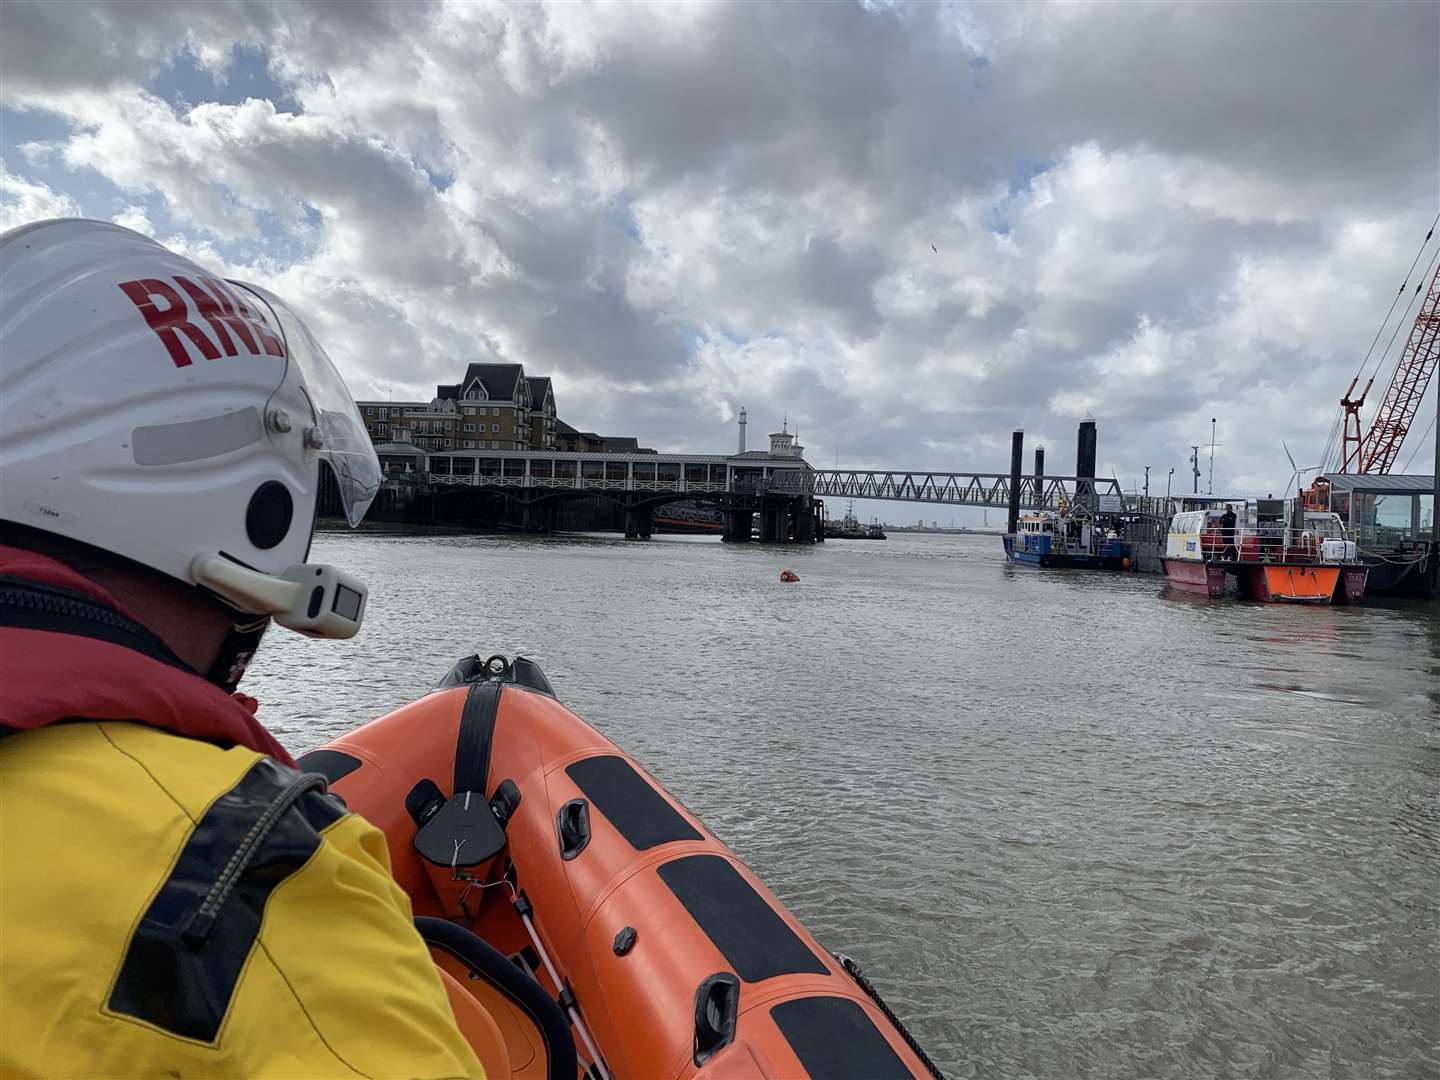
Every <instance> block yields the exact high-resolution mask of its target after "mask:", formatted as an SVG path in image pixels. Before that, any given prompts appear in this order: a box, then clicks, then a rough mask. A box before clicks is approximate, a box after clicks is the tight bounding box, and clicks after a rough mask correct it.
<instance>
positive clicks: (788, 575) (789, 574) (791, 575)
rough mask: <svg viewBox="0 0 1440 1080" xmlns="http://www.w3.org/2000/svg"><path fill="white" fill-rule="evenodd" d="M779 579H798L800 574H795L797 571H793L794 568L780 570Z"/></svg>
mask: <svg viewBox="0 0 1440 1080" xmlns="http://www.w3.org/2000/svg"><path fill="white" fill-rule="evenodd" d="M780 580H781V581H799V580H800V575H799V574H797V573H795V571H794V570H781V571H780Z"/></svg>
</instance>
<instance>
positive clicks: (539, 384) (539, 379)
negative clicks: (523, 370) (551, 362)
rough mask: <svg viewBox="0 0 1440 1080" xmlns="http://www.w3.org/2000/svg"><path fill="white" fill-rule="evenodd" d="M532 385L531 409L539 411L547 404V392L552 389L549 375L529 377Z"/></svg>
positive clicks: (526, 378) (526, 379) (528, 379)
mask: <svg viewBox="0 0 1440 1080" xmlns="http://www.w3.org/2000/svg"><path fill="white" fill-rule="evenodd" d="M525 381H526V382H527V383H529V384H530V408H532V409H538V408H540V407H541V406H542V405H544V404H545V392H546V391H547V390H549V389H550V376H549V375H527V376H526V377H525Z"/></svg>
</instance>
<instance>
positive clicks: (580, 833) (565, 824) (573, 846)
mask: <svg viewBox="0 0 1440 1080" xmlns="http://www.w3.org/2000/svg"><path fill="white" fill-rule="evenodd" d="M555 831H556V832H557V833H559V835H560V858H562V859H564V860H565V861H566V862H569V861H570V860H571V859H573V858H575V856H576V855H579V854H580V852H582V851H584V850H585V848H586V846H587V845H588V844H589V843H590V804H589V803H588V802H586V801H585V800H584V799H571V800H570V801H569V802H567V803H566V804H565V805H564V806H562V807H560V812H559V813H558V814H556V815H555Z"/></svg>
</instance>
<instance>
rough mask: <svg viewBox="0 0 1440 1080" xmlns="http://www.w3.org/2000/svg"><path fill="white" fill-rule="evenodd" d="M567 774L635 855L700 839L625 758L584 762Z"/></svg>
mask: <svg viewBox="0 0 1440 1080" xmlns="http://www.w3.org/2000/svg"><path fill="white" fill-rule="evenodd" d="M565 772H566V773H567V774H568V775H569V777H570V779H571V780H574V781H575V786H576V787H578V788H579V789H580V790H581V791H583V792H584V793H585V795H586V796H587V797H588V798H589V799H590V801H591V802H592V803H594V804H595V809H597V810H599V811H600V813H602V814H604V815H605V817H606V819H607V820H608V821H609V822H610V824H612V825H614V826H615V828H616V830H617V831H618V832H619V833H620V835H621V836H623V837H624V838H625V840H626V841H627V842H628V843H629V845H630V846H631V847H633V848H634V849H635V850H636V851H645V850H646V849H648V848H652V847H655V846H656V845H657V844H666V843H669V842H670V841H672V840H699V839H700V834H699V833H698V832H696V831H695V829H694V827H693V826H692V825H691V824H690V823H689V822H688V821H686V820H685V819H684V818H683V817H681V816H680V812H679V811H678V810H676V809H675V808H674V807H673V806H671V805H670V804H669V803H668V802H666V801H665V796H663V795H661V794H660V793H659V792H658V791H656V790H655V788H654V787H653V786H652V785H651V784H650V783H649V781H647V780H646V779H645V778H644V777H643V776H641V775H640V774H639V773H638V772H636V771H635V769H634V767H633V766H631V764H630V763H629V762H628V761H626V760H625V759H624V758H622V757H616V756H615V755H613V754H606V755H604V756H601V757H592V758H585V759H584V760H583V761H577V762H575V764H573V765H570V766H568V767H567V768H566V769H565Z"/></svg>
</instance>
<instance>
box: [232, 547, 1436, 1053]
mask: <svg viewBox="0 0 1440 1080" xmlns="http://www.w3.org/2000/svg"><path fill="white" fill-rule="evenodd" d="M312 558H313V559H316V560H320V561H328V562H333V563H336V564H338V565H341V566H344V567H345V568H347V569H350V570H352V571H354V572H356V573H358V574H360V575H361V576H362V577H364V578H365V579H366V580H367V581H368V582H369V584H370V586H371V590H372V591H371V600H370V608H369V612H368V615H367V620H366V624H365V627H364V629H363V630H362V632H361V635H360V636H359V637H358V638H357V639H355V640H354V641H352V642H347V643H330V642H314V641H308V640H305V639H301V638H299V637H296V636H295V635H293V634H287V633H283V632H274V633H272V634H271V636H270V638H269V640H268V641H267V643H266V648H265V649H264V650H263V652H262V654H261V656H260V658H259V659H258V661H257V663H256V665H255V667H254V668H253V669H252V673H251V675H250V676H249V677H248V678H247V680H246V684H245V687H244V689H246V690H247V691H248V692H250V693H252V694H255V695H256V696H257V697H259V698H260V700H261V702H262V709H261V714H260V715H261V717H262V719H264V720H265V721H266V722H267V723H268V724H269V725H270V727H271V728H272V730H274V731H276V733H277V734H278V735H279V736H280V738H281V740H282V741H283V742H284V743H285V744H286V745H287V746H289V747H290V748H291V749H293V750H295V751H296V752H299V751H303V750H305V749H309V748H311V747H313V746H315V745H317V744H318V743H320V742H323V741H324V740H326V739H328V738H331V737H333V736H335V735H337V734H339V733H340V732H343V731H345V730H347V729H349V728H351V727H353V726H355V725H358V724H361V723H363V722H365V721H366V720H369V719H371V718H373V717H375V716H377V715H379V714H381V713H383V712H385V711H387V710H389V709H392V708H394V707H396V706H398V705H400V704H402V703H404V702H406V701H409V700H411V699H413V698H415V697H417V696H418V695H420V694H422V693H423V692H424V691H425V690H426V689H427V688H428V687H429V685H430V684H431V683H432V682H433V681H434V679H435V678H436V677H437V676H439V675H440V674H441V673H442V672H443V671H444V670H445V669H446V668H447V667H448V666H449V665H450V663H451V662H452V661H453V660H455V659H457V658H459V657H460V656H462V655H465V654H468V653H471V652H476V651H479V652H480V653H481V654H482V655H488V654H490V653H494V652H502V653H505V654H507V655H513V654H515V653H521V654H523V655H526V656H529V657H532V658H534V659H535V660H537V661H539V663H540V664H541V666H542V667H543V668H544V670H545V671H546V673H547V674H548V675H549V677H550V679H551V681H552V682H553V683H554V685H555V689H556V692H557V694H558V696H559V697H560V699H561V700H562V701H564V702H565V703H566V704H567V705H569V706H570V707H571V708H572V709H574V710H575V711H576V712H578V713H579V714H580V715H581V716H583V717H585V718H586V719H587V720H589V721H590V722H591V723H592V724H594V725H595V726H596V727H598V728H600V729H601V730H602V731H603V732H604V733H605V734H607V735H608V736H610V737H611V738H612V739H614V740H615V741H616V742H618V743H620V744H621V745H622V746H624V747H625V748H626V749H627V750H629V751H630V752H631V753H633V754H635V756H636V757H638V758H639V759H640V760H641V761H642V762H644V763H645V765H646V766H647V767H648V768H649V769H650V770H651V771H652V772H654V774H655V775H656V776H657V777H658V778H659V779H660V780H661V781H662V782H663V783H664V784H665V785H666V786H667V787H668V788H669V789H670V791H671V792H673V793H674V794H675V795H676V796H677V797H678V798H679V799H680V800H681V801H683V802H684V803H685V804H686V805H688V806H689V807H690V808H691V809H692V810H694V811H695V812H696V813H697V814H698V815H699V816H700V817H701V818H702V819H703V820H704V821H705V822H706V823H707V824H708V825H709V826H710V827H711V828H712V829H713V830H714V831H715V833H716V834H717V835H719V836H720V837H721V838H722V839H723V840H724V841H725V842H726V843H728V844H729V845H730V846H731V847H732V848H734V849H735V851H736V852H737V853H738V854H739V855H740V856H741V857H742V858H743V859H745V860H746V861H747V862H748V863H749V864H750V865H751V866H752V867H753V868H754V869H755V870H756V872H757V873H759V874H760V876H761V877H762V878H764V880H765V881H766V882H767V883H768V884H769V885H770V887H771V888H772V889H773V890H774V891H775V892H776V893H777V894H778V895H779V896H780V897H781V899H782V900H784V901H785V902H786V903H787V904H789V905H790V907H791V908H792V909H793V910H794V911H795V912H796V914H797V915H798V916H799V917H800V918H801V919H802V920H803V921H804V922H805V923H806V924H807V925H808V926H809V927H810V929H811V930H812V931H813V932H814V933H815V934H816V936H817V937H818V938H819V939H820V940H821V942H822V943H823V944H825V945H826V947H828V948H831V949H838V950H841V951H844V952H847V953H849V954H851V955H852V956H854V957H856V959H858V960H859V961H860V963H861V964H862V965H863V966H864V968H865V969H866V972H867V973H868V974H869V975H870V977H871V979H872V980H873V981H874V982H875V983H876V984H877V986H878V987H879V988H880V990H881V991H882V992H883V993H884V995H885V997H886V999H887V1000H888V1001H889V1003H890V1005H891V1006H892V1007H893V1008H894V1009H895V1011H896V1012H897V1013H898V1014H899V1015H900V1016H901V1018H902V1019H904V1020H905V1021H906V1023H907V1024H908V1026H909V1027H910V1028H911V1030H912V1031H913V1032H914V1033H915V1034H916V1036H917V1037H918V1038H919V1040H920V1042H921V1043H922V1044H923V1045H924V1046H925V1047H926V1048H927V1050H928V1051H929V1052H930V1053H931V1055H932V1056H933V1057H934V1058H935V1059H936V1061H937V1062H938V1063H939V1064H940V1065H941V1067H942V1068H943V1069H944V1070H945V1071H946V1073H947V1074H948V1075H952V1076H986V1077H991V1076H994V1077H1031V1076H1034V1077H1055V1078H1068V1077H1295V1078H1301V1077H1305V1078H1309V1077H1359V1078H1380V1077H1407V1078H1408V1077H1416V1078H1419V1077H1437V1076H1440V609H1437V607H1436V606H1434V605H1431V606H1429V607H1423V606H1421V607H1408V608H1402V607H1382V606H1378V605H1370V606H1366V607H1363V608H1353V607H1352V608H1323V609H1291V608H1285V607H1280V606H1275V605H1268V606H1267V605H1257V604H1241V603H1238V602H1236V601H1233V600H1218V601H1215V600H1207V599H1204V598H1199V597H1191V596H1187V595H1178V594H1174V593H1170V592H1168V591H1167V590H1166V588H1165V585H1164V582H1163V580H1162V579H1160V578H1155V577H1141V576H1133V575H1127V576H1119V575H1097V574H1086V573H1083V572H1078V571H1074V572H1047V571H1039V570H1032V569H1020V568H1012V567H1009V566H1007V565H1006V564H1005V563H1004V561H1003V558H1002V556H1001V551H1000V541H999V539H998V538H996V537H980V536H934V535H908V536H907V535H905V534H892V536H891V539H889V540H887V541H883V542H878V541H876V542H856V541H851V542H845V541H832V542H830V543H827V544H824V545H819V546H816V547H814V548H804V549H801V548H762V547H759V546H745V545H735V546H730V545H722V544H721V543H719V542H718V541H717V540H712V539H708V538H706V539H689V538H665V537H661V538H657V539H656V540H654V541H652V542H650V543H626V542H624V541H622V540H620V539H618V538H610V537H570V538H556V539H540V538H528V537H527V538H519V537H498V536H497V537H435V536H400V535H393V534H354V535H351V534H344V533H334V532H327V533H322V534H320V535H319V536H317V538H316V542H315V547H314V551H313V552H312ZM786 566H790V567H793V568H794V569H795V570H796V571H797V572H798V573H799V575H800V578H801V580H800V582H799V583H798V584H793V585H781V584H780V583H779V582H778V580H777V579H778V575H779V572H780V570H781V569H782V568H783V567H786Z"/></svg>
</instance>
